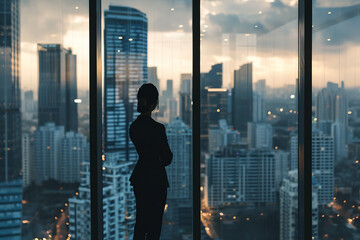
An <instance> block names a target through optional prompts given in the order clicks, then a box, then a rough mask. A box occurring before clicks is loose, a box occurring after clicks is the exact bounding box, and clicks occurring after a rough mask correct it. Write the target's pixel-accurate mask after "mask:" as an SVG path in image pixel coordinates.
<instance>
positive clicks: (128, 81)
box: [104, 5, 148, 161]
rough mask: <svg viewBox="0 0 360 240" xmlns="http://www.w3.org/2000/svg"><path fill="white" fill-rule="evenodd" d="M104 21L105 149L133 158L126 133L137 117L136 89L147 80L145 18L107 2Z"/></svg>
mask: <svg viewBox="0 0 360 240" xmlns="http://www.w3.org/2000/svg"><path fill="white" fill-rule="evenodd" d="M104 23H105V25H104V59H105V60H104V148H105V151H106V152H110V151H115V152H117V151H118V152H120V153H122V154H123V156H122V157H121V158H122V159H126V160H127V161H135V160H136V151H135V147H134V146H133V144H132V143H131V141H130V138H129V133H128V132H129V126H130V124H131V122H132V121H133V120H135V119H136V117H137V116H138V112H137V111H136V108H137V98H136V95H137V91H138V89H139V87H140V86H141V85H142V84H143V83H145V82H147V81H148V68H147V33H148V20H147V17H146V14H145V13H143V12H141V11H139V10H137V9H134V8H131V7H122V6H114V5H110V6H109V9H108V10H105V13H104Z"/></svg>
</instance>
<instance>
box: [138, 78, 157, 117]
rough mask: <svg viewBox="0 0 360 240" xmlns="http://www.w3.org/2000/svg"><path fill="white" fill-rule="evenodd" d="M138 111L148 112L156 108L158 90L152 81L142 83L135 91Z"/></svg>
mask: <svg viewBox="0 0 360 240" xmlns="http://www.w3.org/2000/svg"><path fill="white" fill-rule="evenodd" d="M137 99H138V106H137V111H138V112H139V113H148V112H151V111H153V110H154V109H155V108H156V105H157V104H158V102H159V92H158V90H157V89H156V87H155V86H154V84H152V83H145V84H143V85H142V86H141V87H140V88H139V91H138V93H137Z"/></svg>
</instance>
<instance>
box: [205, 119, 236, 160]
mask: <svg viewBox="0 0 360 240" xmlns="http://www.w3.org/2000/svg"><path fill="white" fill-rule="evenodd" d="M239 143H240V133H239V132H238V131H236V130H234V129H233V128H232V126H229V125H227V122H226V120H225V119H220V120H219V126H218V127H213V128H209V152H210V153H211V152H216V151H219V150H221V149H222V148H224V147H226V146H228V145H236V144H239Z"/></svg>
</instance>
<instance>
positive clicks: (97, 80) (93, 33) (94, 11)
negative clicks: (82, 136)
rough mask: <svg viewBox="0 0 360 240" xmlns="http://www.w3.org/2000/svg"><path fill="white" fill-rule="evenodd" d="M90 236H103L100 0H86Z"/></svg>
mask: <svg viewBox="0 0 360 240" xmlns="http://www.w3.org/2000/svg"><path fill="white" fill-rule="evenodd" d="M89 36H90V43H89V46H90V49H89V54H90V56H89V57H90V65H89V66H90V72H89V73H90V77H89V79H90V83H89V84H90V195H91V203H90V204H91V239H93V240H102V239H103V213H102V209H103V201H102V200H103V196H102V161H101V139H102V135H101V127H102V124H101V123H102V108H101V107H102V88H101V86H102V82H101V0H89Z"/></svg>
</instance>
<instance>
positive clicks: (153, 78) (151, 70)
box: [148, 67, 160, 92]
mask: <svg viewBox="0 0 360 240" xmlns="http://www.w3.org/2000/svg"><path fill="white" fill-rule="evenodd" d="M148 77H149V83H152V84H154V85H155V87H156V88H157V90H158V91H159V92H160V79H159V78H158V75H157V67H148Z"/></svg>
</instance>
